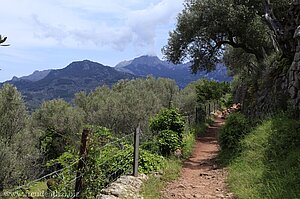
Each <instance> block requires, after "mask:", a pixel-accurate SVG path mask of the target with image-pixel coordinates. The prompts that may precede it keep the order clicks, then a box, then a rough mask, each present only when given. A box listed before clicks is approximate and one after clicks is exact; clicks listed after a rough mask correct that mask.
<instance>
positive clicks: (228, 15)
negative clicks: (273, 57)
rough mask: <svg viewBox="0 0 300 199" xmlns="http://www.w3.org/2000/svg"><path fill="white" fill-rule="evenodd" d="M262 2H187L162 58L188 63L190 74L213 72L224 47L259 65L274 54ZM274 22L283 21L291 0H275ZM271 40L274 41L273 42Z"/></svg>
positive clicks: (196, 0)
mask: <svg viewBox="0 0 300 199" xmlns="http://www.w3.org/2000/svg"><path fill="white" fill-rule="evenodd" d="M265 2H268V1H262V0H251V1H241V0H223V1H218V0H187V1H186V4H185V9H184V10H183V11H182V13H181V14H179V16H178V22H177V26H176V29H175V30H174V31H172V32H170V38H169V40H168V44H167V46H165V47H164V48H163V53H164V54H165V57H166V58H167V59H168V60H170V61H172V62H174V63H180V62H182V61H184V60H186V59H188V60H191V61H192V63H193V65H192V69H193V72H197V70H201V69H213V68H214V65H215V62H218V61H220V60H221V59H222V57H223V54H224V51H225V50H226V49H225V47H226V46H231V47H233V48H238V49H242V50H243V51H244V52H245V53H247V54H252V55H254V57H255V58H256V60H257V61H258V62H260V63H261V62H263V60H264V58H265V57H266V56H268V55H270V54H272V53H274V51H275V50H276V49H275V46H276V44H274V43H276V41H274V33H273V31H272V30H270V28H269V26H268V23H266V20H265V18H264V17H262V15H264V14H265V12H266V11H265V10H264V8H266V6H267V5H269V4H266V3H265ZM272 2H273V10H274V11H276V12H277V16H278V17H277V18H276V19H277V21H278V22H282V21H285V16H286V11H287V8H288V7H289V3H291V2H292V0H283V1H282V0H274V1H272ZM272 39H273V40H272Z"/></svg>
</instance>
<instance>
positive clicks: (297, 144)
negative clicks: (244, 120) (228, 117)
mask: <svg viewBox="0 0 300 199" xmlns="http://www.w3.org/2000/svg"><path fill="white" fill-rule="evenodd" d="M241 144H242V152H241V153H240V155H239V156H238V157H236V158H235V159H233V160H232V162H231V163H229V177H228V183H229V187H230V189H231V191H233V192H234V193H235V195H236V196H237V197H238V198H241V199H244V198H247V199H248V198H253V199H254V198H255V199H256V198H270V199H277V198H278V199H281V198H287V199H288V198H300V172H299V171H300V122H299V121H295V120H291V119H288V118H287V117H285V116H283V115H280V116H276V117H274V118H271V119H268V120H266V121H264V122H262V123H261V124H260V125H259V126H257V127H256V128H254V130H252V132H251V133H250V134H249V135H247V136H246V137H245V138H244V139H243V140H242V142H241Z"/></svg>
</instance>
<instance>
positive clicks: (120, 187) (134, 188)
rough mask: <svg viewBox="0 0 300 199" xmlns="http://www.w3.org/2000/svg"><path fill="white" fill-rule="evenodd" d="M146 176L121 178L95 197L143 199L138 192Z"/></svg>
mask: <svg viewBox="0 0 300 199" xmlns="http://www.w3.org/2000/svg"><path fill="white" fill-rule="evenodd" d="M147 179H148V178H147V176H146V175H144V174H140V175H139V176H138V177H134V176H121V177H120V178H119V179H118V180H116V181H115V182H113V183H112V184H111V185H110V186H109V187H107V188H106V189H103V190H102V191H101V193H100V194H99V195H98V196H97V198H98V199H143V197H142V196H141V195H140V191H141V188H142V185H143V183H144V182H145V181H146V180H147Z"/></svg>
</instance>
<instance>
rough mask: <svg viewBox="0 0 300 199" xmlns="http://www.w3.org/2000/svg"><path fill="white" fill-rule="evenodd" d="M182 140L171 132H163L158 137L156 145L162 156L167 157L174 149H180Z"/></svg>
mask: <svg viewBox="0 0 300 199" xmlns="http://www.w3.org/2000/svg"><path fill="white" fill-rule="evenodd" d="M181 144H182V140H181V139H180V138H179V136H178V133H177V132H175V131H172V130H163V131H160V132H159V135H158V145H159V148H160V153H161V154H162V155H163V156H169V155H171V153H172V152H173V151H175V150H176V149H179V148H181Z"/></svg>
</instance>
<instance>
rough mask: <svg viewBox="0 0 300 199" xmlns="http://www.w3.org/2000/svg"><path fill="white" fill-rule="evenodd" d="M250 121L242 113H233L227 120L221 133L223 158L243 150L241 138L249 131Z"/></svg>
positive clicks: (220, 140)
mask: <svg viewBox="0 0 300 199" xmlns="http://www.w3.org/2000/svg"><path fill="white" fill-rule="evenodd" d="M249 130H250V128H249V121H248V119H247V118H246V117H245V116H244V115H243V114H242V113H232V114H230V115H229V117H228V118H227V119H226V121H225V125H224V126H223V127H222V128H221V131H220V135H219V143H220V147H221V158H226V156H227V155H229V156H230V157H229V158H232V157H233V156H234V155H235V154H237V153H238V152H240V150H241V144H240V142H241V140H242V139H243V138H244V137H245V135H247V134H248V133H249Z"/></svg>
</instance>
